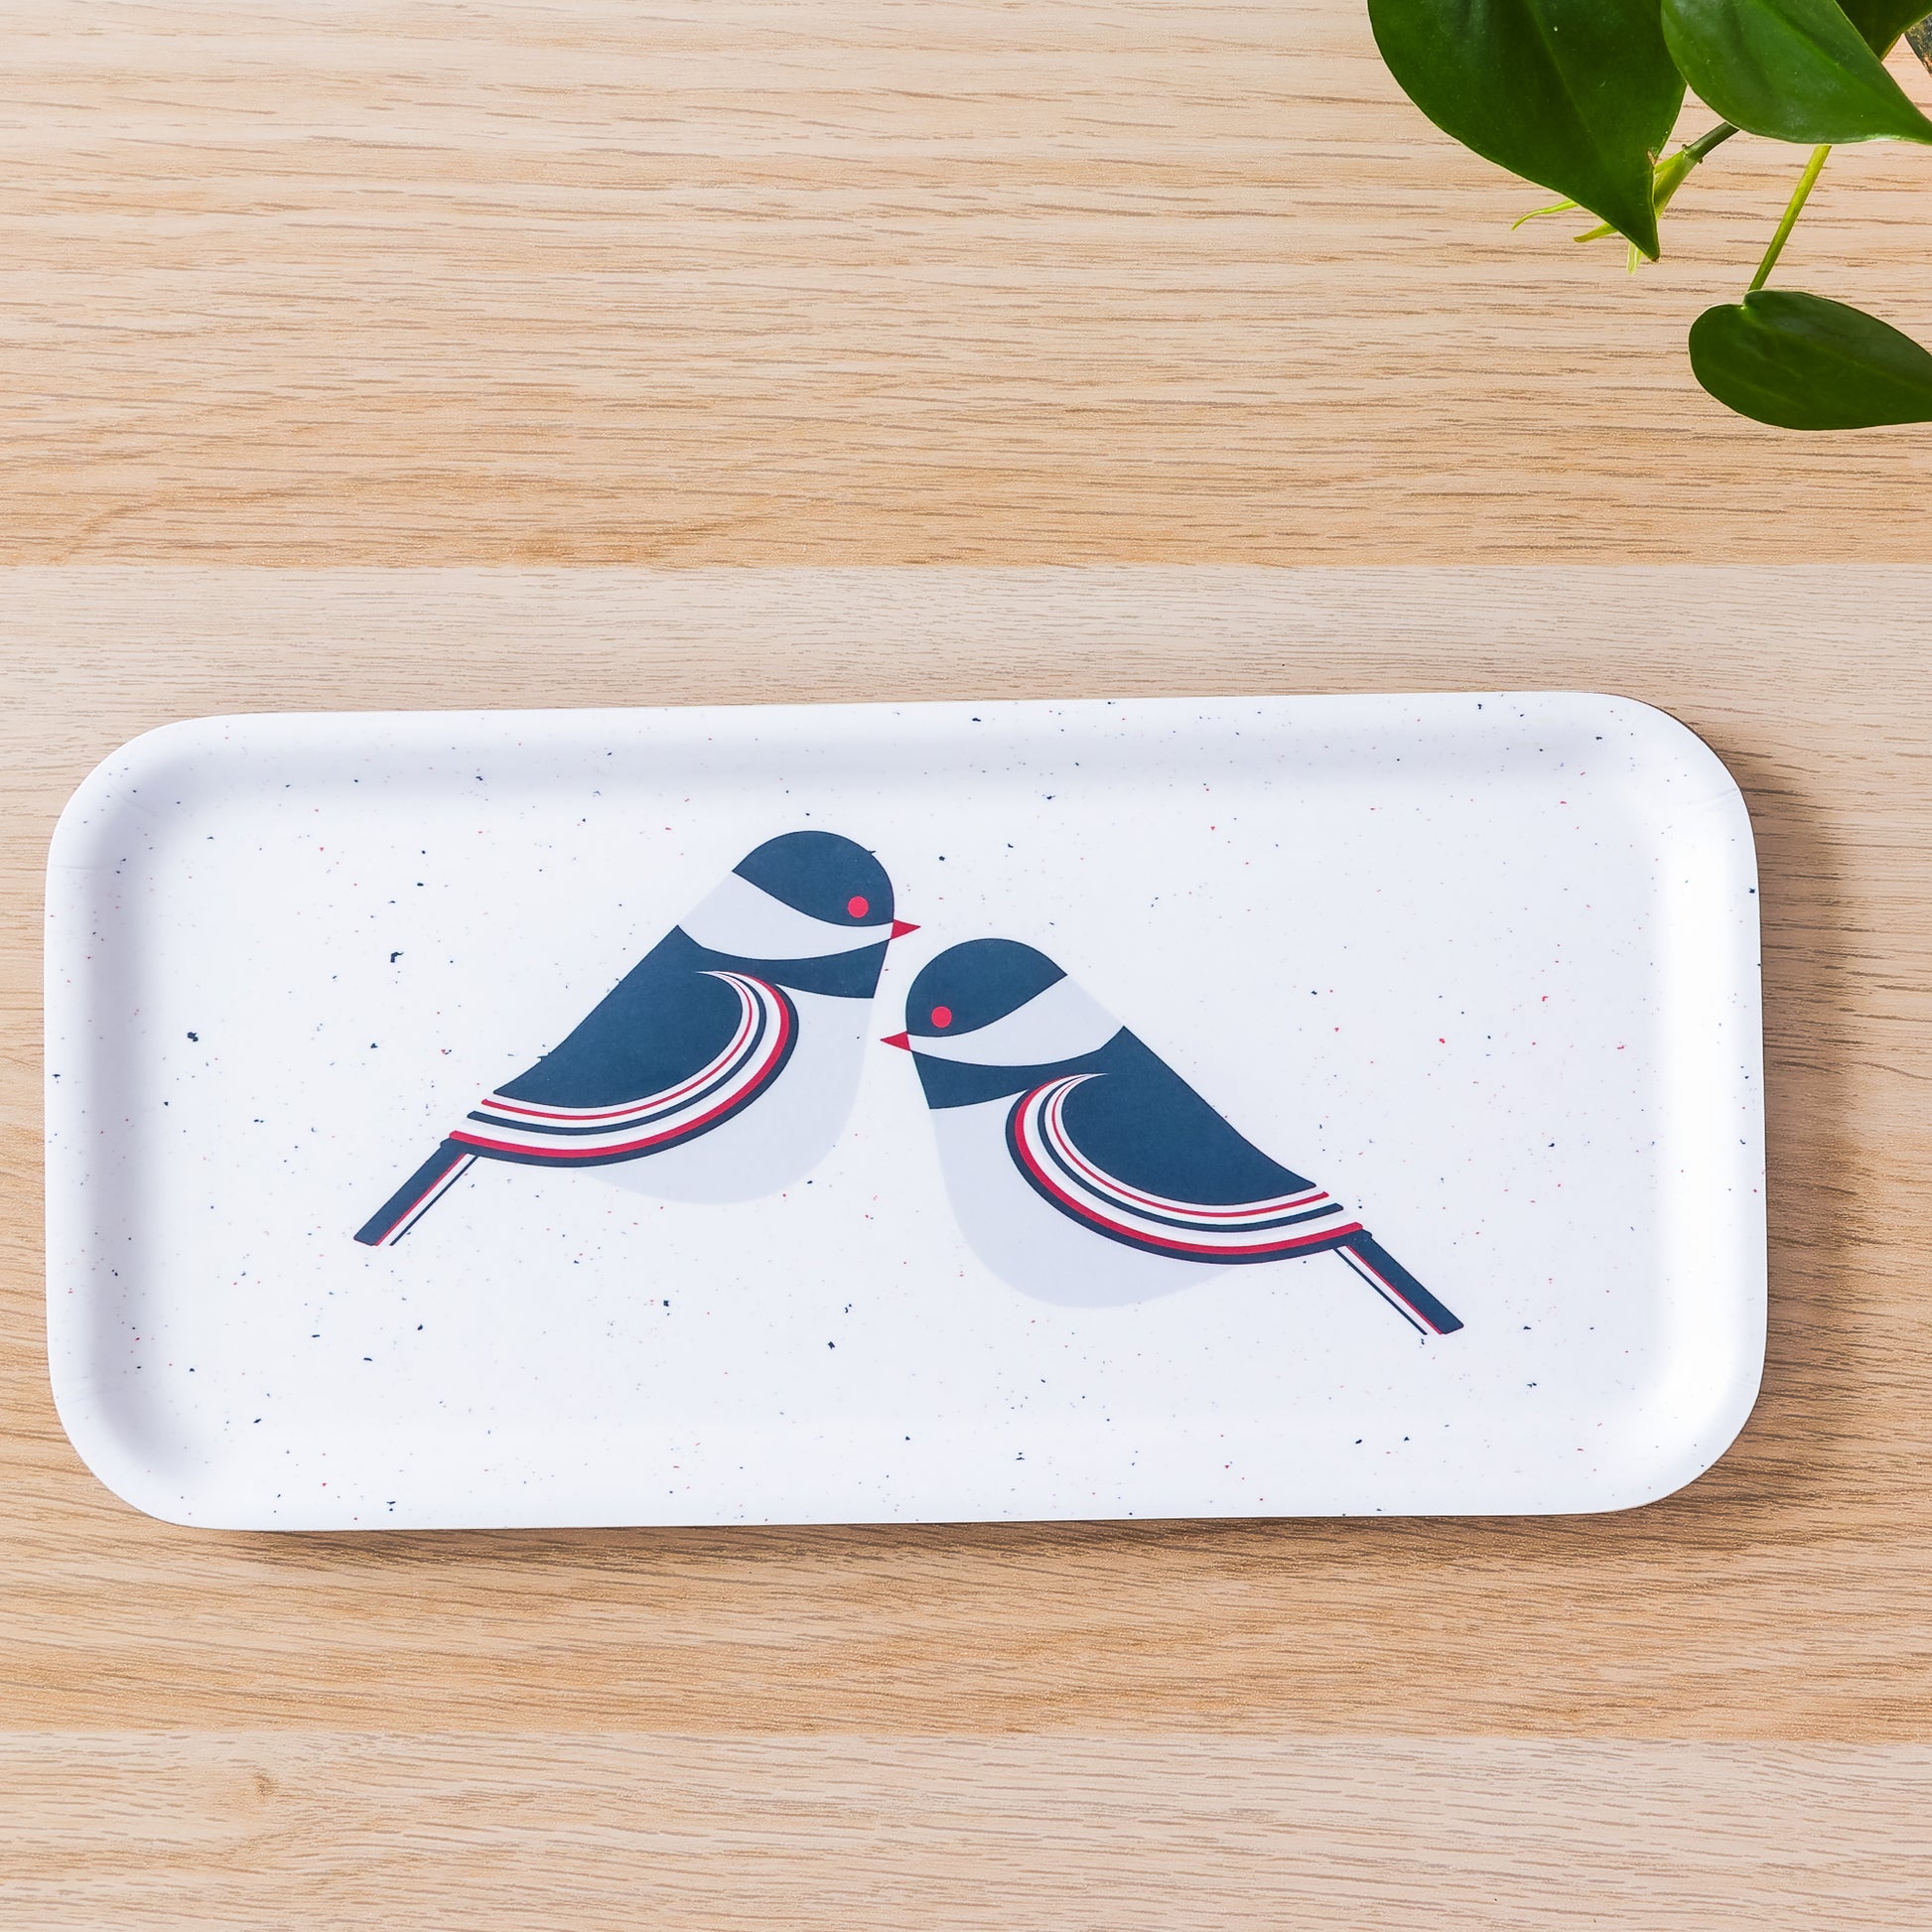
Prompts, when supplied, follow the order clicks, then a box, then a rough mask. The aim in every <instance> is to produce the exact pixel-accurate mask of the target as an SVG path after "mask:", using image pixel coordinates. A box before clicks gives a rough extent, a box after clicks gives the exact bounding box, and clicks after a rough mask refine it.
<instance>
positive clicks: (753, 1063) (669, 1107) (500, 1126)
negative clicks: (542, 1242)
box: [450, 970, 798, 1166]
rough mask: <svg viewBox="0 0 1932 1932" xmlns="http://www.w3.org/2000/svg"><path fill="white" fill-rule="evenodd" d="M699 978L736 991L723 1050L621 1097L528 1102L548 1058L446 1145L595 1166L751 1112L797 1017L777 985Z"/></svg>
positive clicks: (786, 1053) (726, 975)
mask: <svg viewBox="0 0 1932 1932" xmlns="http://www.w3.org/2000/svg"><path fill="white" fill-rule="evenodd" d="M704 977H705V978H706V979H708V980H713V981H719V982H722V983H723V984H724V985H725V986H726V987H727V988H728V989H729V990H730V991H731V992H732V993H733V994H735V995H736V998H737V1008H738V1011H737V1016H736V1019H735V1021H734V1022H733V1024H732V1026H731V1029H730V1032H729V1034H728V1035H726V1037H725V1039H724V1041H723V1043H722V1044H721V1045H720V1046H718V1047H717V1048H716V1050H714V1051H713V1052H712V1054H711V1055H710V1057H709V1058H708V1059H706V1060H705V1061H704V1062H703V1063H702V1064H701V1065H699V1066H697V1067H696V1068H694V1069H693V1070H692V1071H690V1072H688V1073H685V1074H683V1075H682V1076H681V1077H679V1078H677V1079H674V1080H672V1081H670V1082H668V1083H666V1084H665V1085H663V1086H660V1087H657V1088H654V1089H653V1090H652V1091H650V1092H648V1093H641V1094H634V1095H633V1096H632V1097H630V1098H628V1099H626V1100H621V1101H618V1102H615V1103H613V1102H610V1101H604V1102H601V1103H600V1104H597V1105H591V1106H567V1105H562V1104H559V1103H558V1102H556V1101H552V1100H535V1099H531V1098H528V1097H527V1094H528V1091H529V1089H530V1088H531V1087H533V1086H535V1085H536V1084H537V1082H536V1081H535V1080H534V1078H533V1076H534V1075H535V1074H536V1073H538V1072H540V1071H541V1070H542V1069H543V1068H545V1067H547V1066H548V1065H549V1063H550V1060H549V1059H546V1060H544V1061H540V1062H539V1063H538V1066H537V1067H536V1068H533V1069H532V1070H531V1073H529V1074H524V1075H522V1076H521V1077H519V1078H518V1079H516V1080H512V1081H511V1082H510V1083H509V1084H508V1085H507V1086H506V1087H502V1088H499V1089H498V1090H497V1091H496V1092H494V1093H492V1094H490V1095H488V1096H487V1097H486V1098H485V1099H484V1100H483V1101H482V1102H481V1104H480V1105H479V1106H478V1107H477V1109H476V1111H475V1112H473V1113H472V1114H471V1115H470V1117H469V1124H468V1125H466V1126H464V1127H461V1128H459V1129H458V1130H457V1131H456V1132H455V1133H454V1134H452V1135H451V1136H450V1139H451V1140H453V1141H456V1142H458V1143H460V1144H461V1145H463V1146H465V1147H470V1148H475V1149H476V1150H477V1151H478V1152H480V1153H484V1154H489V1155H492V1156H494V1157H495V1158H497V1159H499V1160H507V1161H518V1160H521V1161H532V1162H540V1163H545V1164H548V1163H559V1164H568V1165H577V1164H588V1165H591V1166H597V1165H599V1164H601V1163H608V1162H613V1161H632V1160H636V1159H638V1158H639V1157H641V1156H643V1155H646V1154H656V1153H659V1152H661V1151H662V1150H663V1149H665V1148H668V1147H674V1146H676V1145H678V1144H679V1143H680V1142H683V1141H688V1140H691V1139H692V1138H694V1137H695V1136H696V1135H698V1134H702V1133H704V1132H705V1131H706V1130H707V1129H708V1128H712V1127H716V1126H717V1125H718V1124H719V1123H720V1122H721V1121H724V1120H726V1119H728V1118H729V1117H730V1116H731V1115H733V1114H735V1113H737V1112H739V1111H740V1110H741V1109H742V1108H744V1107H747V1106H749V1105H750V1104H751V1103H752V1101H754V1100H756V1099H757V1098H758V1096H759V1094H760V1093H761V1092H762V1091H763V1090H764V1089H765V1088H766V1087H767V1086H769V1085H770V1083H771V1082H772V1081H773V1080H774V1079H776V1078H777V1076H778V1074H779V1073H780V1072H781V1071H782V1070H783V1067H784V1064H785V1062H786V1061H787V1060H788V1059H789V1058H790V1057H791V1050H792V1047H793V1046H794V1045H795V1044H796V1042H797V1038H798V1011H797V1009H796V1008H795V1007H794V1006H793V1005H792V1003H791V1001H790V1000H789V999H788V998H787V997H786V995H785V992H784V990H783V988H781V987H777V986H773V985H771V984H770V983H769V982H768V981H766V980H761V979H757V978H755V977H754V976H753V975H752V974H750V973H735V972H728V971H723V970H714V971H712V972H710V973H708V974H706V975H705V976H704ZM620 990H621V989H620ZM613 997H614V998H615V996H613ZM606 1005H607V1006H608V1005H609V1002H607V1003H606ZM603 1012H604V1008H600V1009H599V1014H602V1013H603ZM597 1018H598V1014H594V1015H593V1016H592V1019H593V1020H596V1019H597ZM590 1025H591V1022H590V1021H586V1022H585V1025H584V1027H580V1028H579V1029H578V1032H577V1034H575V1035H572V1036H571V1037H572V1039H573V1040H576V1039H578V1038H579V1036H580V1035H583V1034H584V1033H585V1031H586V1029H588V1028H589V1027H590ZM569 1044H570V1042H569V1041H567V1042H566V1045H569ZM560 1050H561V1049H560ZM550 1057H551V1058H554V1057H555V1055H552V1056H550Z"/></svg>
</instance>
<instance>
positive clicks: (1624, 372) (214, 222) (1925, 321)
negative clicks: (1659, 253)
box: [0, 0, 1932, 564]
mask: <svg viewBox="0 0 1932 1932" xmlns="http://www.w3.org/2000/svg"><path fill="white" fill-rule="evenodd" d="M1895 67H1896V70H1897V72H1898V74H1899V77H1900V79H1901V80H1902V81H1903V83H1904V84H1905V85H1906V86H1907V87H1908V88H1909V89H1910V90H1912V92H1913V93H1914V94H1915V96H1916V97H1917V98H1918V99H1920V100H1921V101H1925V102H1927V103H1928V104H1932V77H1928V75H1927V74H1926V73H1925V71H1924V69H1921V68H1919V67H1917V66H1916V64H1914V63H1913V62H1912V61H1911V60H1910V58H1909V56H1908V55H1905V54H1902V53H1901V54H1900V55H1899V56H1897V57H1896V60H1895ZM1709 118H1710V117H1708V116H1706V115H1703V114H1701V113H1698V112H1693V113H1692V114H1690V115H1689V116H1687V121H1686V126H1687V129H1702V128H1703V127H1704V126H1705V125H1707V124H1708V121H1709ZM1799 165H1800V158H1799V156H1798V155H1797V154H1796V153H1795V151H1793V150H1791V149H1788V148H1780V147H1778V146H1776V145H1774V144H1771V143H1766V142H1759V141H1756V140H1750V139H1739V140H1736V141H1733V142H1731V143H1730V144H1729V145H1728V146H1726V147H1725V149H1723V150H1722V152H1721V154H1720V155H1719V156H1718V157H1717V158H1716V159H1714V161H1713V162H1712V163H1711V164H1710V165H1708V166H1707V167H1706V168H1704V169H1703V170H1701V171H1700V172H1699V174H1698V175H1697V177H1696V178H1695V179H1694V180H1693V181H1692V182H1691V184H1690V185H1689V186H1688V187H1687V188H1686V189H1685V190H1684V191H1683V193H1682V194H1681V195H1680V197H1679V198H1678V201H1677V203H1676V204H1675V205H1674V206H1673V207H1672V209H1671V212H1670V216H1669V219H1668V222H1667V225H1666V236H1667V251H1668V252H1667V255H1666V258H1665V260H1664V261H1663V262H1662V263H1661V264H1660V265H1659V266H1657V267H1655V268H1651V269H1646V270H1645V271H1644V272H1643V273H1642V274H1640V275H1637V276H1635V277H1631V276H1627V275H1625V274H1624V272H1623V268H1622V263H1621V254H1620V250H1619V249H1618V248H1617V246H1616V245H1615V244H1613V243H1612V244H1606V245H1599V246H1595V247H1591V248H1579V247H1577V246H1575V245H1574V244H1573V243H1572V241H1571V239H1570V236H1571V235H1572V234H1573V233H1575V232H1576V231H1577V226H1576V224H1573V223H1570V222H1566V221H1549V222H1542V223H1538V224H1534V225H1533V226H1531V227H1529V228H1526V229H1524V230H1522V231H1521V232H1519V233H1514V234H1512V233H1511V232H1510V228H1509V224H1510V222H1511V221H1512V220H1513V219H1514V218H1515V217H1516V216H1517V215H1519V214H1521V213H1523V212H1525V211H1526V210H1527V209H1529V208H1531V207H1536V206H1537V205H1538V204H1539V203H1541V202H1547V201H1548V200H1549V199H1550V198H1549V197H1548V196H1547V195H1546V194H1544V193H1543V192H1541V191H1538V190H1533V189H1526V188H1524V187H1523V186H1522V185H1521V184H1520V183H1512V182H1510V181H1509V180H1508V179H1507V178H1505V177H1504V176H1503V175H1501V174H1500V173H1499V172H1498V171H1497V170H1495V169H1493V168H1491V167H1489V166H1488V165H1487V164H1486V163H1483V162H1480V161H1477V160H1475V159H1474V158H1472V157H1471V156H1469V155H1466V154H1464V153H1462V152H1460V151H1459V150H1457V149H1456V148H1455V147H1454V146H1453V145H1452V144H1450V143H1449V141H1448V140H1447V139H1446V138H1445V137H1443V136H1441V135H1439V134H1438V133H1436V131H1435V130H1434V129H1433V128H1431V127H1430V126H1429V125H1428V124H1427V123H1426V122H1425V121H1423V119H1422V118H1421V116H1420V115H1419V114H1417V113H1416V112H1415V111H1414V110H1413V109H1412V108H1410V107H1409V106H1408V105H1407V104H1406V103H1405V102H1404V101H1403V100H1402V98H1401V96H1400V95H1399V93H1398V92H1397V90H1396V88H1395V87H1394V85H1393V83H1392V82H1391V80H1390V79H1389V77H1388V74H1387V73H1386V71H1385V70H1384V69H1383V68H1382V66H1381V64H1380V63H1379V61H1378V60H1377V58H1376V55H1375V50H1374V46H1373V43H1372V41H1371V39H1370V37H1369V33H1368V29H1367V24H1366V15H1365V9H1364V6H1363V4H1362V0H1250V3H1249V4H1238V3H1236V0H653V4H650V5H648V6H642V7H640V6H638V5H635V4H633V3H632V0H471V3H470V4H465V5H453V4H449V0H248V3H247V4H243V3H242V0H88V4H87V5H85V6H75V5H74V4H72V0H14V4H13V5H12V6H11V7H9V8H8V10H7V14H6V39H5V58H4V60H3V61H0V236H4V239H5V253H4V257H3V259H4V262H5V267H6V284H5V297H4V300H0V395H3V396H4V402H5V415H4V422H5V435H4V439H0V558H3V559H5V560H9V561H18V562H32V563H38V562H61V561H93V560H99V561H111V560H115V559H122V560H125V559H133V558H142V559H159V560H164V561H180V560H182V559H185V558H200V559H205V560H208V561H229V562H238V563H275V564H316V563H476V562H495V563H523V564H530V563H691V562H718V563H745V562H759V563H782V562H799V563H803V562H818V563H836V564H850V563H908V562H938V561H952V562H990V563H997V564H1013V563H1052V564H1063V563H1070V562H1076V561H1097V560H1108V561H1131V562H1150V561H1172V562H1187V563H1194V562H1265V563H1308V562H1323V563H1371V562H1373V563H1381V562H1428V561H1435V562H1460V561H1467V560H1475V559H1489V560H1498V561H1504V560H1513V561H1535V560H1548V559H1553V558H1559V557H1560V558H1564V559H1568V560H1572V561H1585V560H1594V561H1609V562H1624V561H1632V560H1637V559H1646V560H1652V561H1686V562H1695V563H1712V562H1724V561H1735V560H1756V561H1762V562H1788V561H1798V560H1803V559H1805V558H1824V557H1834V556H1838V555H1841V554H1844V555H1858V556H1863V557H1868V558H1869V557H1878V558H1888V559H1892V560H1896V561H1912V560H1915V559H1917V558H1919V557H1920V556H1922V555H1923V554H1924V552H1925V524H1924V519H1923V515H1922V513H1921V507H1920V503H1921V498H1922V494H1923V489H1924V485H1925V483H1926V482H1927V477H1928V463H1927V451H1928V448H1929V447H1932V443H1929V441H1928V435H1927V433H1926V432H1925V431H1922V430H1907V431H1902V432H1893V431H1871V432H1867V433H1863V434H1860V435H1856V436H1847V437H1840V438H1825V439H1811V440H1807V439H1803V438H1794V437H1789V436H1782V435H1780V434H1778V433H1777V432H1774V431H1770V430H1765V429H1761V428H1758V427H1755V426H1753V425H1750V424H1747V423H1743V422H1741V421H1739V420H1737V419H1736V418H1733V417H1730V416H1727V415H1725V412H1724V411H1722V410H1721V409H1719V408H1718V407H1717V405H1716V404H1714V403H1711V402H1710V401H1708V400H1707V399H1706V398H1705V397H1704V396H1703V394H1702V392H1701V391H1699V390H1698V389H1697V388H1696V386H1695V384H1694V383H1693V381H1692V379H1691V375H1690V371H1689V369H1688V367H1687V365H1686V362H1685V356H1684V337H1685V332H1686V330H1687V329H1688V327H1689V325H1690V322H1691V320H1692V318H1693V317H1694V316H1696V315H1697V313H1698V312H1699V311H1700V310H1702V309H1703V308H1705V307H1706V306H1708V305H1709V304H1711V303H1714V302H1718V301H1724V300H1731V299H1734V298H1735V296H1736V295H1737V293H1738V292H1739V291H1740V290H1741V289H1742V287H1743V285H1744V283H1745V281H1746V280H1747V279H1748V276H1749V273H1750V269H1751V267H1752V266H1753V265H1754V264H1755V261H1756V259H1757V256H1758V254H1759V253H1760V251H1761V250H1762V248H1763V245H1764V242H1765V240H1766V239H1767V238H1768V234H1769V230H1770V228H1771V226H1772V225H1773V224H1774V222H1775V220H1776V216H1777V212H1778V210H1779V209H1780V208H1781V207H1782V206H1783V203H1784V200H1785V197H1786V195H1787V193H1788V192H1789V189H1790V186H1791V183H1792V181H1793V179H1794V177H1795V174H1796V172H1797V169H1798V166H1799ZM1928 237H1932V155H1929V154H1927V153H1926V151H1924V150H1923V149H1917V148H1912V147H1910V146H1908V145H1904V144H1885V143H1877V144H1873V145H1869V146H1866V147H1862V148H1847V149H1841V150H1839V152H1838V153H1837V154H1836V155H1835V156H1834V157H1833V160H1832V162H1831V165H1830V166H1829V168H1828V169H1827V170H1826V173H1825V176H1824V180H1823V182H1822V184H1821V186H1820V188H1819V190H1818V193H1817V194H1816V196H1815V197H1814V198H1813V200H1812V204H1811V207H1810V211H1809V212H1808V213H1807V215H1806V218H1805V221H1804V223H1803V224H1802V225H1801V227H1800V228H1799V230H1798V232H1797V235H1796V237H1795V239H1794V241H1793V243H1792V246H1791V248H1790V250H1789V251H1788V252H1787V254H1786V257H1785V261H1784V265H1783V267H1782V268H1781V269H1780V271H1779V281H1780V283H1781V284H1782V285H1784V286H1789V287H1812V288H1816V289H1818V290H1819V291H1820V292H1821V293H1825V294H1829V295H1836V296H1840V297H1842V298H1844V299H1845V300H1848V301H1853V302H1860V303H1864V304H1866V305H1868V306H1870V307H1872V308H1873V309H1875V310H1876V311H1877V312H1878V313H1879V314H1881V315H1884V316H1886V317H1888V318H1890V319H1891V320H1892V321H1894V322H1896V323H1897V324H1898V325H1899V326H1901V327H1903V328H1906V329H1908V330H1912V331H1915V332H1916V333H1917V334H1918V335H1920V336H1921V337H1925V338H1928V339H1932V279H1929V278H1928V277H1927V274H1926V272H1925V263H1926V260H1927V250H1928Z"/></svg>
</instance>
